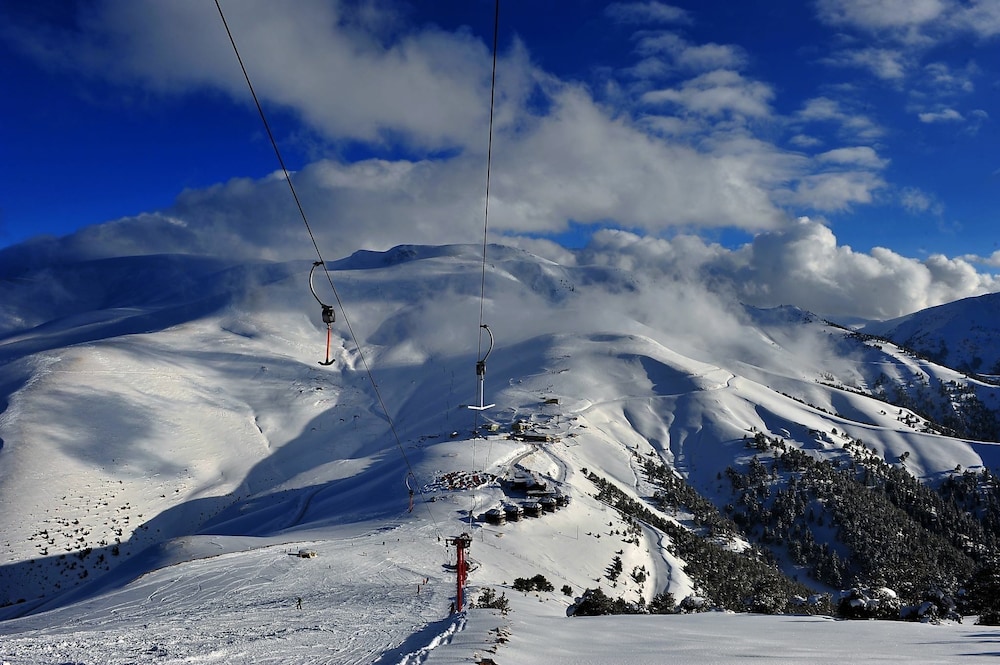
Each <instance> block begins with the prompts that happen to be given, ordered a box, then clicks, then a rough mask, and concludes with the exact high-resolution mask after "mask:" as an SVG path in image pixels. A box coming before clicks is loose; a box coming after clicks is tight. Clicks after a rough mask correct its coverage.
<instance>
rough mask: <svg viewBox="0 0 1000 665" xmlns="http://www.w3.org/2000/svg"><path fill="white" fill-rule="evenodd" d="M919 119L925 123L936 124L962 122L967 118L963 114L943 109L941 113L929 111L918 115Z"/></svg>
mask: <svg viewBox="0 0 1000 665" xmlns="http://www.w3.org/2000/svg"><path fill="white" fill-rule="evenodd" d="M917 117H918V118H920V122H924V123H934V122H962V121H964V120H965V118H963V117H962V114H961V113H959V112H958V111H956V110H955V109H941V110H940V111H933V112H931V111H927V112H925V113H918V114H917Z"/></svg>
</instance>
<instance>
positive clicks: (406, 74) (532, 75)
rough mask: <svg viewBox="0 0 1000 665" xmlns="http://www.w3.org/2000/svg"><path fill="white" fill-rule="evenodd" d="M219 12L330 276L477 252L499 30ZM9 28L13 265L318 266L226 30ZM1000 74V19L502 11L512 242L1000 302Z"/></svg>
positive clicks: (385, 10)
mask: <svg viewBox="0 0 1000 665" xmlns="http://www.w3.org/2000/svg"><path fill="white" fill-rule="evenodd" d="M222 6H223V9H224V10H225V11H226V15H227V19H228V20H229V23H230V26H231V27H232V28H233V31H234V34H235V37H236V39H237V42H238V43H239V44H240V47H241V50H242V51H243V56H244V59H245V60H246V62H247V65H248V68H249V70H250V75H251V77H252V78H253V79H254V83H255V86H256V87H257V89H258V92H259V93H260V95H261V98H262V101H263V103H264V106H265V109H266V111H267V113H268V115H269V119H270V121H271V123H272V125H273V126H274V128H275V130H276V135H277V138H278V141H279V144H280V146H281V149H282V152H283V154H284V156H285V158H286V161H287V162H288V164H289V166H290V167H291V168H292V169H293V170H294V171H295V172H296V173H295V178H296V180H297V181H298V182H299V187H300V188H301V189H302V190H303V198H304V199H305V200H306V202H307V204H308V205H307V212H309V214H310V215H311V216H315V218H316V220H317V221H316V222H315V223H316V225H317V226H318V228H319V229H320V232H321V234H326V235H325V236H324V237H323V238H321V239H323V240H324V241H325V242H328V243H329V244H330V245H331V248H330V253H331V255H344V254H347V253H349V252H350V251H354V250H355V249H358V248H361V247H367V248H372V249H380V248H385V247H387V246H391V245H393V244H398V243H403V242H416V243H421V242H428V243H444V242H475V241H476V240H477V239H478V237H477V236H478V234H481V229H482V219H481V216H482V212H481V210H482V197H483V191H484V187H485V148H486V136H487V127H488V126H487V117H488V99H489V85H488V84H489V66H490V46H491V39H492V30H493V7H494V5H493V2H492V1H488V0H436V1H435V2H421V3H409V2H404V1H402V0H397V1H393V0H376V1H373V2H342V1H338V0H308V1H303V2H264V1H261V0H242V1H236V0H223V2H222ZM2 11H3V13H4V15H5V17H4V21H3V24H4V25H3V27H2V28H0V51H2V52H0V58H2V59H3V61H4V62H5V63H8V64H7V65H6V66H5V67H3V68H0V77H2V80H0V83H2V85H3V88H4V89H5V90H7V91H15V92H14V93H13V94H11V95H8V96H7V99H8V101H7V103H5V104H4V105H3V109H2V111H0V146H2V151H3V154H2V156H3V160H4V163H5V169H4V177H3V178H2V180H0V215H2V216H0V247H2V246H4V245H11V244H14V243H18V242H21V241H24V240H25V239H27V238H29V237H31V236H34V235H37V234H49V235H55V236H61V235H65V234H71V233H74V232H75V231H76V230H77V229H79V228H81V227H85V226H87V225H95V224H103V223H105V222H113V224H111V225H106V224H105V225H104V227H105V228H102V229H101V230H100V231H98V230H91V231H90V232H89V235H87V237H88V238H90V239H91V240H92V241H93V242H106V243H109V244H113V243H112V241H113V239H115V238H119V239H120V237H121V234H122V233H124V231H123V229H129V231H128V233H131V234H133V236H134V237H132V236H130V237H131V238H132V239H131V240H130V242H131V243H132V245H130V246H134V245H135V242H134V239H135V238H137V237H140V236H143V237H146V238H147V240H146V242H147V244H150V245H152V244H153V243H154V242H157V241H160V240H163V239H165V238H168V237H169V238H172V239H173V241H176V242H180V241H179V240H176V238H177V231H178V229H182V228H183V229H184V230H185V232H186V233H187V234H188V235H186V236H185V237H190V238H197V239H198V240H197V242H198V243H200V244H201V245H202V246H200V247H199V248H194V247H192V248H190V249H191V251H208V250H207V249H206V247H207V246H208V245H207V244H206V243H207V242H208V241H207V240H205V239H206V238H216V239H217V240H218V241H219V242H220V243H223V244H225V243H229V244H233V245H238V246H244V245H247V246H249V245H255V246H261V245H266V247H267V248H268V251H266V252H263V253H264V254H265V256H269V255H274V256H277V255H279V254H280V252H279V251H278V249H277V248H279V247H282V246H284V243H286V242H287V243H292V244H294V243H296V242H298V241H299V240H300V238H297V236H296V233H297V231H295V230H288V231H287V232H284V231H283V232H281V233H280V234H278V233H277V232H276V231H275V229H274V227H275V225H281V224H284V222H286V221H289V220H293V219H294V217H295V210H294V207H293V206H292V204H291V202H290V201H289V200H288V199H287V189H286V191H284V192H283V191H281V187H275V186H274V185H275V183H274V179H273V177H272V176H271V174H273V173H274V172H275V170H276V169H277V163H276V160H275V158H274V155H273V153H272V152H271V149H270V146H269V145H268V143H267V141H266V138H265V135H264V132H263V129H262V127H261V123H260V121H259V119H258V117H257V115H256V111H255V109H254V108H253V107H252V104H251V103H250V100H249V95H248V92H247V90H246V86H245V82H244V81H243V79H242V75H241V74H240V72H239V69H238V66H237V64H236V61H235V57H234V56H233V53H232V50H231V47H230V45H229V43H228V40H227V38H226V36H225V33H224V32H223V30H222V26H221V22H220V21H219V18H218V14H217V12H216V9H215V6H214V4H213V3H212V2H210V1H208V0H176V1H174V2H170V3H158V2H145V1H142V2H134V1H132V0H98V1H95V2H86V3H83V2H80V3H73V2H63V1H46V2H35V3H13V2H10V3H5V4H4V5H3V10H2ZM998 56H1000V2H998V1H997V0H769V1H767V2H742V3H734V2H730V1H728V0H698V1H693V0H692V1H687V0H678V1H676V2H669V3H667V2H593V1H588V0H579V1H570V0H565V1H563V0H537V1H535V2H525V1H520V0H504V1H503V2H502V3H501V8H500V61H499V63H498V72H497V82H498V103H497V108H496V112H497V117H496V126H495V134H494V164H493V167H494V171H493V178H494V180H493V187H494V189H493V190H492V192H491V204H490V205H491V208H490V215H491V230H492V232H493V233H495V234H496V237H495V238H494V239H500V238H501V237H506V238H512V239H514V240H512V242H520V243H521V244H523V245H524V246H526V247H529V248H532V247H534V248H536V249H537V248H540V247H542V246H543V244H544V243H543V242H542V240H539V239H546V238H547V239H556V240H558V241H559V242H561V243H563V244H570V245H576V246H578V245H583V244H585V243H587V242H593V241H594V239H593V238H592V237H591V234H592V233H593V231H594V230H595V229H601V228H617V229H624V230H626V231H628V232H629V233H630V234H632V235H633V236H634V237H636V238H639V239H643V238H644V239H647V240H658V241H664V242H666V243H672V242H673V243H674V245H676V239H678V238H697V239H699V240H700V241H701V243H702V244H703V246H705V247H714V245H713V243H718V244H719V246H720V247H721V248H723V249H725V250H726V251H731V252H733V253H734V256H732V257H726V260H727V261H730V262H738V260H742V259H740V256H739V253H740V252H744V253H746V252H749V251H755V252H758V251H759V252H760V256H758V257H757V260H758V261H761V262H762V261H764V260H765V257H766V255H765V254H763V252H764V251H765V250H766V249H768V248H770V249H771V251H773V252H775V254H774V255H772V256H771V257H769V258H770V259H771V260H775V261H778V260H780V261H793V260H794V262H795V265H794V269H793V268H792V267H789V268H788V270H786V272H790V273H794V272H796V271H802V270H810V271H812V272H813V273H816V274H817V279H818V280H820V281H822V280H826V281H831V280H834V277H832V276H831V275H830V274H828V273H825V274H823V275H819V272H821V271H822V270H826V268H822V266H829V265H832V264H833V263H837V262H842V261H847V262H849V263H852V264H856V266H855V267H858V268H859V269H862V270H868V271H869V272H871V274H873V275H879V274H882V273H881V272H880V271H896V270H898V266H899V265H902V264H906V265H907V266H910V265H917V264H918V265H919V266H922V269H923V270H924V271H925V272H927V271H929V276H925V279H928V280H930V281H931V282H933V283H937V282H940V283H943V284H950V285H951V286H952V287H954V286H955V285H956V284H958V285H960V288H959V287H955V288H952V290H951V291H947V294H949V295H970V294H975V293H977V292H983V291H987V290H995V288H996V281H995V276H994V275H993V271H994V270H996V269H997V268H998V267H1000V238H998V234H997V232H996V231H995V226H996V224H995V221H996V214H997V213H996V211H997V209H998V203H1000V133H998V128H997V122H998V120H1000V118H998V115H1000V111H997V110H996V109H998V108H1000V104H998V103H997V102H998V101H1000V57H998ZM282 228H284V227H282ZM276 234H277V235H276ZM279 236H280V237H279ZM80 237H81V238H82V236H80ZM81 242H82V240H81ZM532 242H536V244H534V245H532V244H531V243H532ZM612 244H614V243H612ZM751 245H753V247H752V248H750V249H748V247H750V246H751ZM176 249H177V247H175V246H173V245H170V244H169V243H168V244H165V245H164V251H168V250H176ZM144 251H152V249H150V248H147V250H144ZM550 251H552V252H555V251H556V250H555V249H553V248H550ZM705 251H706V252H708V251H709V250H705ZM720 251H721V250H720V249H719V248H718V247H716V248H714V249H711V252H715V253H716V254H718V253H719V252H720ZM994 252H996V254H994ZM789 257H793V258H789ZM913 261H915V262H916V264H912V263H911V262H913ZM817 266H819V267H817ZM893 274H894V275H895V276H896V277H897V278H899V279H909V278H910V277H912V276H908V273H905V272H904V273H893ZM918 281H919V280H918ZM762 288H771V287H769V286H768V287H762ZM949 288H951V287H949ZM940 297H941V298H945V297H949V296H948V295H941V296H940Z"/></svg>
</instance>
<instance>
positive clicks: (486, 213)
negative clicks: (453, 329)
mask: <svg viewBox="0 0 1000 665" xmlns="http://www.w3.org/2000/svg"><path fill="white" fill-rule="evenodd" d="M499 41H500V0H495V1H494V4H493V68H492V72H491V75H490V125H489V134H488V138H487V142H486V199H485V202H484V205H483V269H482V279H481V280H480V290H479V347H478V352H477V354H476V358H477V361H476V387H477V392H478V394H479V404H478V406H471V407H469V408H470V409H472V410H473V411H475V417H474V418H473V428H472V431H473V435H472V469H473V472H475V469H476V437H477V436H479V434H478V433H479V414H480V413H482V412H483V411H485V410H486V409H489V408H491V407H493V406H495V405H494V404H485V396H484V390H485V388H484V384H485V381H486V359H487V358H488V357H489V355H490V352H492V351H493V341H494V340H493V331H491V330H490V327H489V326H488V325H486V324H485V323H483V319H484V318H485V310H486V257H487V249H488V247H489V243H488V241H489V228H490V174H491V172H492V167H493V111H494V108H495V105H496V89H497V50H498V49H497V45H498V43H499ZM484 330H485V331H486V333H487V335H489V340H490V346H489V349H487V351H486V355H483V331H484ZM489 450H490V451H492V444H491V445H490V448H489ZM488 465H489V453H487V459H486V460H484V462H483V470H484V471H485V469H486V467H487V466H488ZM476 498H477V497H476V494H475V491H473V495H472V503H473V506H472V509H470V510H469V527H470V528H471V527H472V518H473V513H474V512H475V506H476Z"/></svg>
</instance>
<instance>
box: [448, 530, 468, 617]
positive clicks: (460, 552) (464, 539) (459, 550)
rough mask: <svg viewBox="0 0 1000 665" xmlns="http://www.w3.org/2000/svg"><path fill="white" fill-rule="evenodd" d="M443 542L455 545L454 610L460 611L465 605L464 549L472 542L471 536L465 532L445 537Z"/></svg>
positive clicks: (466, 574)
mask: <svg viewBox="0 0 1000 665" xmlns="http://www.w3.org/2000/svg"><path fill="white" fill-rule="evenodd" d="M445 544H447V545H449V546H450V545H454V546H455V575H456V581H457V584H456V592H455V611H456V612H461V611H462V608H463V607H464V606H465V580H466V578H467V577H468V574H469V566H468V564H467V563H466V561H465V550H467V549H468V548H469V545H471V544H472V536H470V535H469V534H468V532H466V533H463V534H462V535H460V536H455V537H454V538H448V539H446V540H445Z"/></svg>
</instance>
